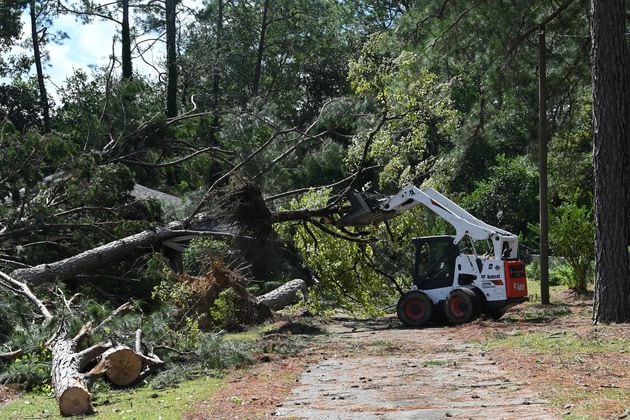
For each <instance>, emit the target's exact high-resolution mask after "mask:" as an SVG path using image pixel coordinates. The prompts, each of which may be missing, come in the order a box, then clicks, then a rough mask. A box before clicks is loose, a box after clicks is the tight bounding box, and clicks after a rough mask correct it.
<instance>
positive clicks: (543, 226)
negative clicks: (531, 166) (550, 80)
mask: <svg viewBox="0 0 630 420" xmlns="http://www.w3.org/2000/svg"><path fill="white" fill-rule="evenodd" d="M545 46H546V43H545V26H544V25H541V26H540V33H539V35H538V171H539V176H540V180H539V184H540V187H539V188H540V189H539V195H540V303H542V304H543V305H546V304H549V219H548V210H549V209H548V207H547V202H548V200H547V196H548V184H547V80H546V79H547V75H546V73H547V58H546V54H545Z"/></svg>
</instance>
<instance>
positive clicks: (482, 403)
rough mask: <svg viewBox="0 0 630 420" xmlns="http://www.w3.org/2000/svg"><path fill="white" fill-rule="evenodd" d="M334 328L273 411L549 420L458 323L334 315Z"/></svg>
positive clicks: (531, 394)
mask: <svg viewBox="0 0 630 420" xmlns="http://www.w3.org/2000/svg"><path fill="white" fill-rule="evenodd" d="M325 328H326V330H327V331H328V332H329V333H331V334H329V335H327V337H326V338H324V339H323V340H318V344H317V345H316V346H313V347H312V348H311V350H310V353H309V351H307V352H306V354H305V360H307V361H308V360H311V362H310V363H308V364H307V365H306V368H305V369H304V371H303V373H301V375H299V377H298V379H297V382H296V383H295V386H294V387H293V389H291V391H290V393H289V394H288V396H287V397H286V398H285V399H284V401H283V402H281V403H279V404H277V405H278V407H277V410H276V412H275V413H274V415H275V416H279V417H285V418H287V417H288V418H307V419H354V418H357V419H359V418H360V419H371V418H374V419H405V418H408V419H410V418H414V419H416V418H421V419H444V418H451V417H454V418H492V419H525V418H535V419H552V418H555V416H554V415H552V414H551V413H550V412H549V411H547V410H546V409H545V407H544V403H545V401H543V400H541V399H540V398H539V397H538V396H537V395H536V393H535V391H534V390H532V389H530V388H528V387H527V386H526V384H525V379H526V378H523V377H514V376H511V375H508V373H507V372H505V371H503V370H502V369H500V368H499V366H498V365H497V364H496V362H494V361H493V360H491V359H490V357H489V356H488V355H486V354H485V353H484V352H483V351H482V349H481V347H478V346H476V345H474V344H466V343H465V342H464V339H465V337H461V332H463V331H465V330H460V329H458V328H449V327H441V328H425V329H419V330H410V329H402V328H400V323H399V322H398V321H397V320H395V319H393V318H392V319H382V320H379V321H373V322H368V321H361V322H356V321H352V320H350V319H344V318H333V319H332V320H331V321H330V322H329V323H328V324H327V325H326V326H325Z"/></svg>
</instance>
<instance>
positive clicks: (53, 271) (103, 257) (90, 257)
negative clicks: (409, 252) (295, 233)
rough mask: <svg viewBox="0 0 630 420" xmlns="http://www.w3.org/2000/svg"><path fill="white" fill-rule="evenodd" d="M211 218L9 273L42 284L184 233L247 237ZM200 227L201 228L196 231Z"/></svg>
mask: <svg viewBox="0 0 630 420" xmlns="http://www.w3.org/2000/svg"><path fill="white" fill-rule="evenodd" d="M338 213H339V210H338V209H329V208H321V209H303V210H291V211H283V212H278V213H271V216H270V219H271V220H270V221H271V223H280V222H288V221H298V220H308V219H310V218H312V217H319V218H323V217H331V216H332V215H334V214H338ZM207 225H209V224H208V223H207V217H206V218H203V217H200V218H197V219H196V220H194V221H193V222H191V229H192V230H182V229H180V228H181V224H172V225H169V226H170V227H169V228H166V227H159V228H156V229H154V230H146V231H144V232H140V233H137V234H135V235H131V236H127V237H125V238H122V239H118V240H115V241H112V242H109V243H107V244H104V245H101V246H98V247H96V248H93V249H89V250H87V251H84V252H81V253H79V254H77V255H75V256H72V257H69V258H65V259H63V260H59V261H55V262H52V263H49V264H40V265H36V266H34V267H29V268H19V269H17V270H14V271H13V272H11V274H10V275H9V276H10V277H11V278H12V279H15V280H17V281H18V282H23V283H25V284H30V285H38V284H42V283H45V282H50V281H55V280H66V279H69V278H71V277H75V276H77V275H79V274H84V273H88V272H91V271H94V270H97V269H99V268H102V267H104V266H106V265H108V264H112V263H114V262H117V261H120V260H123V259H125V258H128V257H129V255H133V254H134V253H137V252H138V250H139V249H141V248H150V247H159V246H160V245H161V244H162V243H163V242H165V241H167V240H168V239H172V238H177V237H182V236H190V235H193V236H211V237H214V238H219V239H221V238H232V239H234V238H243V239H248V240H251V239H255V238H251V237H243V236H240V235H235V234H232V233H228V232H212V231H208V230H207V228H208V226H207ZM194 229H199V230H194Z"/></svg>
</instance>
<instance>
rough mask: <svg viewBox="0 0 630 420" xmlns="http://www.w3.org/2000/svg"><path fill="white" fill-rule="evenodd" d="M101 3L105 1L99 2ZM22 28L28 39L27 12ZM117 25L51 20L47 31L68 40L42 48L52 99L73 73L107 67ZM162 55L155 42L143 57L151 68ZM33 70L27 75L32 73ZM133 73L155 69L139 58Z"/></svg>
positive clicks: (198, 2) (195, 0)
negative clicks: (91, 68)
mask: <svg viewBox="0 0 630 420" xmlns="http://www.w3.org/2000/svg"><path fill="white" fill-rule="evenodd" d="M102 1H103V2H104V1H105V0H102ZM183 3H184V4H185V5H186V6H188V7H191V8H194V9H200V8H202V7H203V6H202V4H203V0H184V2H183ZM22 21H23V24H24V25H23V28H24V31H25V33H24V34H23V36H22V39H26V38H27V37H28V33H29V31H30V20H29V18H28V10H27V11H26V12H25V13H24V14H23V15H22ZM118 29H119V28H118V25H117V24H116V23H114V22H110V21H103V20H95V21H94V22H92V23H89V24H85V25H84V24H82V23H81V22H78V21H77V20H76V18H75V17H74V16H71V15H61V16H58V17H56V18H55V20H54V24H53V27H52V28H50V31H51V32H54V31H59V30H60V31H64V32H66V33H67V34H68V36H69V39H66V40H63V42H62V44H59V45H57V44H49V45H48V46H46V50H47V51H48V55H49V57H50V60H49V62H48V64H47V65H46V68H45V70H44V71H45V73H46V74H47V76H48V78H49V80H50V86H49V91H50V94H51V95H52V96H53V97H54V98H56V97H57V95H56V90H57V88H60V87H62V86H63V84H64V83H65V80H66V79H67V78H68V77H69V76H71V75H72V74H73V73H74V71H75V70H77V69H82V70H85V71H86V72H87V73H88V74H90V70H89V67H90V66H97V67H104V66H107V65H108V64H109V60H110V56H111V54H112V42H113V38H114V36H115V35H116V33H117V31H118ZM19 51H22V52H26V53H27V54H30V53H31V51H29V50H26V51H24V50H19V49H18V48H14V49H13V51H12V53H17V52H19ZM114 53H115V54H116V55H117V56H119V55H120V41H119V40H118V41H117V42H116V45H115V46H114ZM164 56H165V47H164V44H163V43H156V44H155V45H154V46H153V48H152V50H151V51H149V52H147V53H146V54H145V59H146V60H147V61H149V63H151V64H153V65H158V64H159V63H160V62H162V61H163V59H164ZM34 71H35V70H34V68H33V69H32V70H31V73H32V74H34ZM134 71H136V72H139V73H141V74H143V75H145V76H149V77H156V76H157V75H156V73H155V69H154V68H153V67H152V66H150V65H147V64H146V63H144V62H143V61H142V60H141V59H140V58H137V59H135V60H134ZM3 81H4V82H8V80H0V82H3Z"/></svg>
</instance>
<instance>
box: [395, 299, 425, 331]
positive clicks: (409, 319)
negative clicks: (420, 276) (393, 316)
mask: <svg viewBox="0 0 630 420" xmlns="http://www.w3.org/2000/svg"><path fill="white" fill-rule="evenodd" d="M397 313H398V319H400V321H401V322H402V323H403V324H405V325H406V326H408V327H421V326H423V325H425V324H426V323H427V322H429V319H430V318H431V315H432V314H433V302H431V299H429V297H428V296H427V295H425V294H424V293H422V292H419V291H417V290H412V291H411V292H407V293H405V294H404V295H402V297H401V298H400V300H398V305H397Z"/></svg>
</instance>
